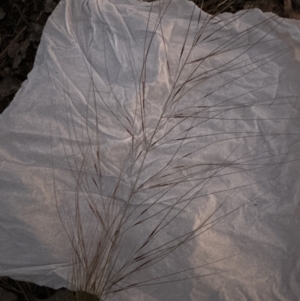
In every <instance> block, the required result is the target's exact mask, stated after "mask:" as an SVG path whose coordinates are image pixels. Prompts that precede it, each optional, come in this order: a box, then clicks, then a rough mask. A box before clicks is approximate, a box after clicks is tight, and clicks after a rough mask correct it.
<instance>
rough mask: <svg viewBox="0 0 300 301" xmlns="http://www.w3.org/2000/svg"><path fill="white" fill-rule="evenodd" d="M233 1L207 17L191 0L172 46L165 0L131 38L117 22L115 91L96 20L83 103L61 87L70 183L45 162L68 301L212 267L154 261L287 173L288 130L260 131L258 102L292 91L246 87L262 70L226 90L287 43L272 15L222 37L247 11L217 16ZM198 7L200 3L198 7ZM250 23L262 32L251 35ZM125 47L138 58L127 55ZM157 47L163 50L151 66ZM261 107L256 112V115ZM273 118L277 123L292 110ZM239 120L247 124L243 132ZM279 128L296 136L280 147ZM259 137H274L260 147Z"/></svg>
mask: <svg viewBox="0 0 300 301" xmlns="http://www.w3.org/2000/svg"><path fill="white" fill-rule="evenodd" d="M232 2H233V1H224V3H223V5H222V6H218V7H217V8H218V10H216V12H215V14H214V15H207V14H205V13H203V12H202V11H201V10H199V9H198V8H197V7H196V6H193V5H190V6H189V7H190V11H189V12H188V14H189V15H190V19H189V20H187V21H186V24H185V25H186V26H185V29H183V30H184V32H181V33H179V34H178V39H179V43H180V44H179V45H180V47H178V46H177V49H174V46H173V45H172V44H171V43H170V41H168V34H169V32H168V30H169V29H168V28H167V27H165V26H166V25H165V24H166V23H164V18H165V17H167V16H168V13H169V11H170V10H171V9H172V5H173V2H172V1H171V0H170V1H157V2H154V3H151V4H149V6H148V21H147V22H146V25H145V28H144V29H143V35H141V37H140V41H139V42H138V43H139V45H131V44H130V40H129V38H128V36H127V35H128V33H127V32H125V30H123V31H122V37H121V38H120V43H122V45H123V47H124V49H125V51H124V53H123V60H124V61H123V64H125V62H126V65H127V66H128V69H127V72H128V73H127V77H128V81H127V82H124V86H123V88H122V89H123V90H122V91H123V92H122V93H123V94H122V93H121V92H120V90H118V89H117V88H118V87H117V86H116V84H115V79H116V78H117V76H118V75H117V74H115V73H114V68H113V67H114V63H115V62H114V61H112V56H111V54H110V49H109V45H108V44H107V42H108V35H109V34H110V33H109V29H108V27H107V26H106V24H105V18H104V17H103V18H101V22H102V23H101V26H102V30H103V31H102V34H103V45H102V50H103V54H102V55H103V57H104V59H103V61H102V62H103V64H104V65H101V66H100V67H101V68H99V70H100V69H101V72H102V73H101V76H102V78H99V76H98V74H97V72H95V71H94V70H93V68H92V66H91V65H90V64H89V63H90V62H93V59H96V57H95V53H92V52H91V53H90V57H88V59H86V60H84V62H85V67H86V69H85V71H86V73H87V75H88V76H87V78H88V83H87V84H86V87H88V88H87V91H88V93H86V94H85V93H84V91H81V92H82V95H84V99H85V103H86V107H85V108H81V107H80V108H79V107H78V108H77V107H74V103H73V99H72V96H70V95H68V93H67V92H66V94H65V102H64V104H65V121H66V128H65V131H66V133H67V136H68V137H69V139H68V141H66V140H65V139H64V134H65V133H63V132H62V130H61V129H60V130H58V132H59V135H60V137H61V146H62V148H63V151H64V154H65V158H66V162H67V169H68V172H70V173H71V175H72V177H73V180H74V193H67V192H66V191H64V189H61V188H59V185H61V184H60V183H59V182H58V179H57V177H56V174H55V171H54V187H55V196H56V203H57V209H58V212H59V215H60V218H61V221H62V223H63V225H64V228H65V230H66V232H67V234H68V237H69V239H70V242H71V245H72V250H73V253H72V259H71V261H72V269H71V271H70V282H71V283H72V285H73V287H74V288H75V289H76V291H77V294H76V298H77V300H78V301H87V300H89V301H90V300H101V301H102V300H108V299H110V298H113V296H114V295H116V294H117V293H119V292H123V291H125V290H128V289H132V288H140V287H145V286H149V285H151V286H152V285H160V284H166V283H179V282H181V281H184V280H186V279H197V278H201V277H204V276H209V275H210V276H213V275H215V274H217V273H218V272H212V273H210V274H209V275H207V274H205V275H204V274H201V273H200V272H199V271H201V268H202V267H204V266H205V265H203V264H200V263H199V264H196V265H191V266H189V267H188V268H183V267H181V264H180V262H178V265H176V266H172V267H171V265H170V264H168V266H169V267H170V268H171V270H169V271H161V269H160V266H161V265H163V264H164V263H166V262H176V261H177V260H180V258H181V254H189V249H190V248H193V247H194V245H193V243H194V242H195V241H199V240H200V239H201V237H202V235H203V234H204V233H206V232H207V231H209V230H210V229H211V228H212V227H215V226H216V225H217V224H218V223H220V222H221V221H223V220H224V219H226V218H228V217H229V216H231V215H232V214H234V213H235V212H237V211H238V210H245V207H246V206H248V205H249V204H250V205H253V204H256V203H257V202H258V200H260V199H264V197H265V196H266V195H268V194H269V193H270V192H271V191H272V189H274V185H279V184H281V177H289V176H290V174H274V173H272V170H277V169H276V168H277V167H278V166H283V169H285V168H286V166H288V165H289V164H291V162H294V161H295V162H297V161H298V160H299V158H298V157H297V156H296V152H295V150H296V148H295V146H296V145H297V141H298V140H297V139H298V138H299V133H297V132H290V133H286V132H281V131H280V127H276V128H274V129H269V128H268V129H267V130H266V126H267V124H268V122H269V121H270V120H268V118H267V117H266V116H267V115H268V112H273V113H274V114H275V115H276V114H277V115H276V116H279V115H280V114H279V111H280V110H281V108H282V106H284V105H286V99H287V98H289V97H290V99H294V98H293V96H281V97H271V98H270V97H269V96H266V97H265V98H264V99H257V98H256V97H253V96H255V95H258V92H260V91H262V90H264V89H267V88H269V87H271V86H274V85H277V84H278V81H274V80H273V79H272V78H265V79H263V80H260V79H259V80H258V81H257V88H256V89H253V88H251V90H250V91H249V90H247V91H245V90H244V89H243V88H241V89H240V90H239V91H237V92H235V91H234V92H233V90H231V89H232V87H233V86H234V85H236V84H237V85H238V84H240V83H242V82H243V83H244V85H246V86H247V84H245V82H247V81H248V80H253V81H254V80H256V76H257V74H258V73H259V70H258V68H257V65H259V66H260V68H266V69H264V70H267V68H268V65H269V64H272V62H273V61H275V60H277V59H280V58H281V57H283V56H284V55H287V54H288V53H289V52H290V51H292V50H293V49H294V47H295V46H294V45H289V44H287V45H286V47H283V48H282V47H281V48H280V49H274V47H273V42H274V39H276V36H273V35H272V33H273V32H274V31H276V28H277V27H278V26H279V25H280V24H281V22H282V19H280V18H278V17H276V16H275V15H271V16H270V17H269V19H268V20H266V21H263V22H258V23H257V24H255V25H253V27H250V28H249V27H247V28H245V29H244V30H241V32H240V33H239V34H237V35H235V36H231V35H230V34H228V35H226V34H225V33H226V28H230V27H231V25H232V23H234V22H235V21H237V20H238V19H239V18H241V17H242V16H245V15H246V14H247V13H248V11H242V12H240V13H239V14H236V15H231V16H229V15H228V16H227V17H226V18H219V17H218V16H217V15H218V14H219V13H221V12H222V11H224V10H225V9H226V8H228V7H229V6H230V5H231V4H232ZM204 5H205V1H202V2H201V3H200V7H203V6H204ZM133 18H134V17H133ZM261 29H264V32H265V34H264V35H258V32H259V31H260V30H261ZM120 32H121V31H120ZM120 32H118V34H120ZM176 43H177V44H176V45H178V41H176ZM141 45H142V46H141ZM158 45H159V47H158ZM217 45H218V46H217ZM261 45H263V46H264V49H265V51H264V52H263V53H262V52H260V49H261V48H260V47H261ZM134 46H138V47H139V48H140V50H141V56H140V57H135V56H133V55H132V53H131V49H132V47H134ZM204 46H205V47H204ZM91 48H92V47H91ZM158 48H160V52H162V53H164V57H163V58H161V59H160V62H159V64H156V62H155V61H153V59H155V55H156V53H157V51H158ZM161 49H162V50H161ZM233 51H234V56H232V55H231V53H233ZM83 57H86V56H85V54H84V55H83ZM211 62H213V65H214V67H213V68H211V67H210V66H211V65H210V64H211ZM208 63H209V64H208ZM97 67H99V66H97ZM137 70H138V72H137ZM257 72H258V73H257ZM157 78H158V80H157ZM122 79H123V80H124V77H123V78H122ZM67 88H68V87H67V86H66V90H67ZM260 95H261V94H260ZM261 107H263V108H265V110H263V112H264V113H265V115H263V116H262V117H257V116H256V115H255V111H256V109H258V108H261ZM107 116H110V118H107ZM281 117H282V118H281V119H280V120H279V121H278V123H285V122H288V121H290V120H292V119H293V117H290V116H281ZM245 122H251V123H253V124H257V125H258V126H257V127H255V126H254V128H256V130H255V131H254V130H253V131H250V132H249V131H243V125H244V123H245ZM286 137H294V138H295V139H294V140H289V141H290V142H291V144H290V145H285V146H282V145H281V144H280V143H281V142H282V141H285V139H286ZM270 143H271V144H273V145H275V146H278V147H277V148H275V149H276V151H275V152H274V153H271V154H270V153H269V144H270ZM53 164H54V167H55V164H57V163H56V162H53ZM54 170H55V168H54ZM253 177H255V178H256V181H255V182H253ZM220 180H222V181H220ZM220 183H221V184H220ZM258 186H259V187H260V190H257V191H253V187H255V189H256V188H257V187H258ZM241 195H243V197H241ZM206 206H207V207H206ZM205 207H206V208H207V209H205V211H203V212H202V211H201V210H202V208H205ZM183 252H184V253H183ZM232 256H236V255H234V254H233V255H232ZM226 259H228V257H227V258H221V259H220V260H226ZM184 260H185V259H183V261H184ZM216 262H217V261H216ZM213 263H214V262H212V263H211V264H213ZM206 265H207V264H206ZM183 266H184V265H183ZM153 271H154V272H153ZM83 292H86V293H83Z"/></svg>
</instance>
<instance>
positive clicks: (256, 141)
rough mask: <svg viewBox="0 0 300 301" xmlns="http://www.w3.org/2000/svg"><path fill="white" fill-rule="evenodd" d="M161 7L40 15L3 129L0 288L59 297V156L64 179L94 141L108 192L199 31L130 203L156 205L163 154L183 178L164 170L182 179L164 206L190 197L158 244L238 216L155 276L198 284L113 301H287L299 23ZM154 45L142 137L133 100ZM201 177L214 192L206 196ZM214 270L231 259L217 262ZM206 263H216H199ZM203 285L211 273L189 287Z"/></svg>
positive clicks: (116, 4)
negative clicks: (179, 275) (11, 282)
mask: <svg viewBox="0 0 300 301" xmlns="http://www.w3.org/2000/svg"><path fill="white" fill-rule="evenodd" d="M166 5H167V2H162V1H159V2H157V3H153V4H151V3H145V2H141V1H137V0H76V1H71V0H62V1H61V2H60V3H59V5H58V6H57V8H56V10H55V11H54V12H53V14H52V15H51V17H50V18H49V20H48V22H47V24H46V27H45V29H44V32H43V36H42V41H41V44H40V46H39V49H38V53H37V56H36V60H35V64H34V68H33V70H32V72H31V73H30V74H29V76H28V80H27V81H26V82H25V83H23V85H22V88H21V89H20V91H19V92H18V93H17V95H16V97H15V99H14V100H13V102H12V103H11V104H10V106H9V107H8V108H7V109H6V110H5V111H4V113H3V114H2V116H0V143H1V144H0V194H1V197H0V202H1V204H0V205H1V211H0V229H1V230H0V275H2V276H9V277H12V278H15V279H18V280H25V281H31V282H35V283H37V284H39V285H46V286H50V287H53V288H59V287H63V286H67V285H68V280H69V279H68V271H69V267H70V264H71V262H70V243H69V242H68V237H67V234H66V232H65V231H64V228H63V226H62V224H61V221H60V219H59V216H58V213H57V207H56V202H55V195H54V184H53V179H54V177H55V185H56V186H55V187H57V189H58V190H59V189H61V191H63V196H64V197H65V198H66V199H72V196H74V178H73V177H72V173H71V169H72V168H71V166H70V165H69V163H68V160H67V158H69V157H72V160H73V161H72V162H73V163H71V164H73V165H72V166H73V167H74V168H75V165H74V164H75V163H74V162H76V157H77V156H79V155H80V148H79V147H77V148H76V146H73V145H74V144H76V142H77V141H81V142H82V145H83V146H86V145H88V144H89V143H96V142H95V141H96V140H97V137H98V136H100V137H101V151H102V156H103V157H102V159H103V162H105V163H104V164H103V166H102V168H103V173H104V179H105V180H104V181H105V183H106V184H105V185H106V188H105V189H106V190H105V189H104V190H105V191H104V194H106V193H109V190H110V189H111V188H112V187H114V185H115V184H116V182H117V176H118V173H119V170H120V166H121V165H122V162H123V161H122V160H123V159H124V157H126V154H127V153H128V150H129V149H130V145H131V143H132V139H131V136H132V133H130V131H128V130H125V127H127V129H130V126H131V129H132V131H133V132H134V133H135V135H136V137H139V138H140V139H141V140H143V139H144V138H145V136H144V135H143V126H145V127H146V128H147V129H148V131H149V132H147V134H146V138H145V139H146V140H147V139H150V137H151V133H152V132H153V130H154V129H155V125H156V124H157V123H158V122H159V116H161V113H162V111H163V104H164V103H166V99H167V97H168V95H169V94H170V92H171V91H172V87H173V84H174V82H175V80H176V76H177V75H178V70H179V69H180V68H179V69H178V62H179V59H180V57H181V55H182V60H181V62H184V59H185V58H186V57H187V56H188V52H189V49H190V48H191V47H192V44H193V42H194V41H195V33H196V31H197V30H198V32H201V35H199V36H198V37H199V39H198V42H197V45H196V46H195V48H194V50H193V52H192V53H191V54H190V57H189V60H188V63H187V64H186V68H185V69H183V71H182V72H181V73H180V77H179V79H178V82H177V84H176V85H175V86H180V84H182V83H183V82H184V80H186V79H189V82H188V83H187V85H186V86H185V88H184V89H183V90H180V91H179V92H178V94H177V96H179V95H180V96H181V98H180V101H178V102H174V103H173V104H169V106H168V108H167V110H166V111H165V113H164V114H163V118H165V120H167V122H162V124H163V125H162V126H161V128H160V129H159V131H158V133H157V135H156V136H155V139H156V140H155V139H154V140H152V142H153V141H157V142H156V146H157V147H153V150H151V152H149V156H148V157H147V158H146V159H145V162H144V166H145V168H144V169H143V172H142V173H141V174H140V177H139V182H138V183H139V184H141V183H144V182H146V184H145V188H147V185H148V190H147V189H145V190H143V191H141V192H140V193H139V195H138V198H139V200H143V201H145V202H146V203H147V202H148V203H149V202H151V201H152V197H150V196H149V194H147V193H148V192H147V191H149V190H151V189H149V187H150V186H151V185H150V184H151V181H150V183H148V182H147V180H148V179H150V178H151V176H153V175H155V173H156V172H157V171H158V170H160V168H161V167H162V166H164V164H166V163H167V162H168V160H170V158H173V157H174V158H177V159H178V162H180V164H184V165H185V166H188V167H189V168H188V169H187V170H185V169H180V168H181V167H179V163H178V166H177V167H176V166H175V165H176V164H173V166H172V167H171V168H170V170H172V175H171V177H173V178H171V179H172V181H176V180H179V179H183V178H184V179H186V181H183V182H182V183H181V184H180V185H177V186H176V187H174V189H172V190H170V191H169V192H168V194H166V195H165V196H164V197H163V198H162V199H161V201H162V203H161V204H160V206H165V205H166V204H170V203H172V201H173V200H174V199H176V197H178V195H183V194H184V193H185V192H186V191H188V190H189V189H190V188H191V187H192V186H193V185H194V186H195V187H196V188H195V190H193V191H192V193H193V196H194V197H195V200H194V201H193V202H191V203H190V204H189V206H187V207H186V208H185V210H184V211H183V213H182V215H181V216H180V217H179V218H178V221H177V222H176V224H177V226H178V229H177V228H176V227H175V228H174V229H171V230H170V231H169V232H167V233H166V234H165V235H166V236H168V235H169V236H171V237H172V235H174V233H181V232H180V231H183V229H192V228H193V227H196V226H197V225H199V224H200V223H201V221H203V220H205V218H206V217H208V215H209V214H210V213H211V212H212V210H213V209H214V208H217V207H218V205H220V204H221V203H222V202H224V204H223V206H222V207H221V208H220V210H218V212H217V214H216V217H215V218H219V217H222V216H224V215H226V214H227V213H228V212H230V211H232V210H234V209H235V208H239V207H240V208H239V209H237V210H236V211H234V212H233V213H231V214H230V215H228V216H227V217H226V218H224V219H222V220H221V221H220V222H219V223H217V224H216V225H215V226H214V227H212V228H211V229H210V230H208V231H206V232H204V233H203V234H201V235H199V236H198V237H197V238H196V239H195V240H193V241H191V242H190V245H189V247H187V248H186V249H184V250H183V251H182V253H180V252H178V253H175V255H176V256H173V257H171V259H170V260H169V261H166V262H162V263H161V270H163V271H168V270H170V272H172V271H173V270H176V268H175V269H174V266H176V265H178V266H179V267H178V269H179V270H183V269H185V268H190V267H192V266H199V265H204V266H203V267H202V268H199V269H196V270H195V271H194V274H193V275H192V276H195V278H192V279H189V280H184V281H182V282H173V283H165V284H159V285H153V286H149V287H148V286H145V287H140V288H134V289H131V290H128V291H125V292H122V293H120V294H117V295H116V296H115V299H114V298H113V300H126V301H131V300H156V301H159V300H164V301H165V300H195V301H199V300H205V301H209V300H211V301H221V300H222V301H224V300H226V301H244V300H245V301H246V300H247V301H250V300H251V301H254V300H255V301H259V300H264V301H275V300H278V301H279V300H280V301H283V300H288V301H297V300H299V296H300V239H299V237H300V209H299V208H300V207H299V204H300V201H299V197H300V191H299V188H300V185H299V180H300V177H299V171H300V164H299V159H300V143H299V142H300V135H299V134H300V99H299V95H300V85H299V80H300V47H299V45H300V22H299V21H293V20H284V19H281V18H279V17H276V16H275V15H273V14H264V13H262V12H261V11H260V10H257V9H255V10H251V11H249V12H246V11H241V12H239V13H237V14H235V15H233V14H228V13H224V14H221V15H219V16H217V17H215V18H214V19H212V20H210V21H209V22H208V17H209V16H208V15H207V14H205V13H204V12H201V18H200V23H197V20H198V15H199V12H200V10H199V8H197V7H196V8H195V9H194V4H193V3H192V2H188V1H184V0H178V1H177V0H174V1H171V2H170V3H169V5H168V6H166ZM165 8H167V9H166V10H165V11H164V10H163V9H165ZM163 11H164V14H162V12H163ZM192 14H193V17H192V19H191V16H192ZM149 16H150V17H149ZM160 18H161V24H162V25H161V26H160V25H159V26H157V21H158V20H159V19H160ZM205 22H207V24H206V23H205ZM201 26H203V28H205V30H203V32H202V31H201ZM161 28H162V29H163V31H161ZM146 32H148V33H147V34H146ZM187 32H188V35H187ZM162 33H163V34H162ZM184 42H186V47H185V48H182V45H183V43H184ZM149 43H151V47H150V48H149V51H148V52H147V53H148V57H147V63H146V68H145V69H146V76H145V77H144V81H145V87H146V88H145V92H144V93H145V99H146V100H147V103H146V104H145V105H144V109H145V116H144V125H142V122H141V120H142V118H141V115H139V112H138V113H136V108H137V107H138V106H137V102H136V101H137V99H140V98H139V97H140V94H139V93H137V92H140V91H141V89H140V86H139V81H140V76H141V70H142V63H143V59H144V58H145V53H146V50H145V49H147V45H149ZM211 53H213V54H214V55H211V56H208V54H211ZM204 57H206V58H205V59H203V58H204ZM201 59H202V61H201ZM199 62H201V64H199ZM197 64H199V68H198V69H197V70H196V71H195V72H193V68H194V67H195V66H196V65H197ZM191 74H192V76H191V77H188V76H189V75H191ZM91 78H92V82H91ZM196 83H197V86H196ZM93 87H97V89H98V90H97V91H95V89H94V88H93ZM100 95H101V97H100ZM173 96H174V95H173ZM177 96H176V95H175V96H174V97H173V99H176V97H177ZM93 99H96V101H97V106H96V107H95V105H94V103H93ZM116 99H118V101H117V100H116ZM138 104H139V106H141V103H138ZM87 108H89V109H88V110H87ZM96 108H97V111H96ZM138 108H139V107H138ZM87 111H88V112H89V113H87ZM121 112H122V114H123V115H122V114H121ZM195 112H196V114H195ZM87 114H88V117H86V116H87ZM96 114H97V116H98V125H97V124H96V122H95V120H96V118H95V116H96ZM188 115H189V116H192V117H191V118H185V117H186V116H188ZM133 124H134V126H132V125H133ZM174 125H176V126H175V127H174ZM171 128H173V130H170V129H171ZM187 129H189V131H186V130H187ZM160 138H161V139H160ZM183 138H185V139H183ZM89 139H90V140H89ZM179 145H181V147H180V149H179V150H178V151H177V148H178V146H179ZM72 147H73V148H72ZM192 153H193V154H192ZM191 154H192V155H191ZM92 155H94V156H96V154H95V153H94V154H92ZM68 156H69V157H68ZM74 158H75V159H74ZM138 164H140V162H137V166H139V165H138ZM216 166H218V167H217V168H216ZM135 168H137V167H135ZM176 168H177V170H178V168H179V169H180V173H176V172H175V171H176ZM131 172H132V174H126V177H124V181H123V182H122V183H121V192H122V195H120V196H119V198H120V202H122V201H123V202H126V197H127V194H126V193H128V189H129V187H130V185H131V184H130V183H131V181H132V177H131V175H133V178H134V175H136V170H132V171H131ZM189 174H190V175H189ZM187 175H189V176H188V177H187ZM165 176H166V174H165ZM201 177H202V178H203V179H209V180H207V181H205V184H204V182H203V181H202V180H201ZM187 179H188V180H187ZM158 183H159V180H156V181H154V182H153V185H154V184H158ZM197 183H201V185H200V184H199V185H196V184H197ZM190 197H191V196H190ZM246 203H247V204H246ZM245 204H246V205H245ZM212 220H213V219H212ZM172 230H173V231H175V232H172ZM140 234H141V233H136V237H134V234H133V237H132V240H133V241H134V239H137V236H138V235H140ZM162 238H163V237H162ZM131 243H132V241H131V240H130V239H129V241H128V244H131ZM233 255H235V256H233ZM232 256H233V257H232ZM227 257H230V258H227ZM222 258H227V259H223V260H221V261H218V260H220V259H222ZM215 261H218V262H215ZM209 262H215V263H214V264H209V265H205V264H207V263H209ZM158 270H159V269H158ZM152 272H153V271H151V270H150V271H149V273H152ZM160 272H161V271H160ZM153 273H154V275H157V276H160V275H161V274H159V273H158V271H157V270H155V271H154V272H153ZM156 273H158V274H156ZM207 274H213V275H210V276H206V277H196V276H197V275H198V276H199V275H207Z"/></svg>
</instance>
